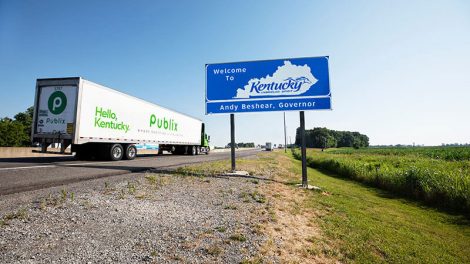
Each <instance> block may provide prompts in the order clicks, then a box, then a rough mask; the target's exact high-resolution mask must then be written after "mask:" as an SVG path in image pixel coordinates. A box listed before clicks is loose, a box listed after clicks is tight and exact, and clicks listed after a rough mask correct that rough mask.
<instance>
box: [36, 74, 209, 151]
mask: <svg viewBox="0 0 470 264" xmlns="http://www.w3.org/2000/svg"><path fill="white" fill-rule="evenodd" d="M204 130H205V127H204V123H202V121H201V120H198V119H196V118H193V117H190V116H188V115H185V114H181V113H178V112H175V111H172V110H170V109H167V108H164V107H161V106H158V105H156V104H153V103H149V102H147V101H144V100H142V99H139V98H136V97H133V96H130V95H127V94H124V93H122V92H119V91H116V90H113V89H111V88H108V87H105V86H102V85H99V84H96V83H93V82H91V81H87V80H85V79H83V78H80V77H72V78H53V79H38V80H37V82H36V95H35V101H34V115H33V126H32V131H31V138H32V141H33V143H36V142H39V143H40V144H41V146H42V148H41V151H42V152H46V151H47V147H48V146H49V145H50V144H52V143H61V152H64V150H65V149H66V148H67V147H68V146H69V145H71V146H72V152H75V153H76V156H77V158H83V159H89V158H106V159H111V160H120V159H134V158H135V156H136V155H137V149H136V147H135V146H134V144H143V143H149V144H159V152H160V153H162V151H163V150H167V151H170V152H172V153H174V154H192V155H196V154H198V153H202V152H204V153H206V154H208V153H209V144H208V143H209V142H208V140H209V138H208V137H207V135H206V134H205V131H204Z"/></svg>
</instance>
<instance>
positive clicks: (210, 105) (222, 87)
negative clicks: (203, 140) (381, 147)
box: [206, 56, 331, 114]
mask: <svg viewBox="0 0 470 264" xmlns="http://www.w3.org/2000/svg"><path fill="white" fill-rule="evenodd" d="M325 109H331V93H330V79H329V75H328V57H327V56H326V57H314V58H295V59H280V60H265V61H249V62H234V63H222V64H207V65H206V114H219V113H242V112H269V111H303V110H325Z"/></svg>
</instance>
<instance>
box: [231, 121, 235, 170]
mask: <svg viewBox="0 0 470 264" xmlns="http://www.w3.org/2000/svg"><path fill="white" fill-rule="evenodd" d="M230 147H231V158H232V172H236V168H235V115H234V114H230Z"/></svg>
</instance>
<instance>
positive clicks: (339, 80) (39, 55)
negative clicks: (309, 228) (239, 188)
mask: <svg viewBox="0 0 470 264" xmlns="http://www.w3.org/2000/svg"><path fill="white" fill-rule="evenodd" d="M324 55H328V56H330V79H331V91H332V95H333V108H334V109H333V111H316V112H315V111H309V112H306V127H307V128H312V127H314V126H315V127H316V126H322V127H328V128H331V129H337V130H352V131H359V132H361V133H364V134H367V135H368V136H369V137H370V142H371V144H398V143H401V144H412V143H413V142H415V143H416V144H426V145H436V144H441V143H453V142H461V143H462V142H470V122H469V121H468V120H469V118H470V80H469V79H470V78H469V77H470V2H469V1H166V2H163V1H13V0H10V1H8V0H0V116H10V117H11V116H13V115H14V114H15V113H17V112H19V111H23V110H25V109H26V108H27V107H28V106H31V105H32V103H33V96H34V87H35V81H36V78H46V77H65V76H82V77H84V78H86V79H89V80H91V81H94V82H97V83H100V84H103V85H106V86H109V87H112V88H115V89H117V90H120V91H123V92H126V93H129V94H131V95H134V96H137V97H140V98H144V99H146V100H148V101H151V102H154V103H157V104H161V105H163V106H166V107H169V108H172V109H175V110H178V111H180V112H183V113H187V114H190V115H193V116H195V117H198V118H200V119H202V120H204V122H206V123H207V128H208V131H209V134H211V136H212V140H213V143H214V144H216V145H224V144H226V143H227V142H229V141H230V134H229V131H230V130H229V129H230V127H229V116H228V115H215V116H205V115H204V90H205V88H204V87H205V78H204V65H205V64H206V63H218V62H232V61H246V60H261V59H275V58H289V57H292V58H295V57H309V56H324ZM282 117H283V114H282V112H277V113H256V114H255V113H248V114H237V115H236V117H235V119H236V139H237V141H238V142H253V141H254V142H256V143H264V142H266V141H272V142H273V143H282V142H283V141H284V139H283V120H282ZM298 125H299V117H298V113H296V112H289V113H287V131H288V136H290V137H291V138H292V141H293V140H294V136H295V129H296V127H297V126H298Z"/></svg>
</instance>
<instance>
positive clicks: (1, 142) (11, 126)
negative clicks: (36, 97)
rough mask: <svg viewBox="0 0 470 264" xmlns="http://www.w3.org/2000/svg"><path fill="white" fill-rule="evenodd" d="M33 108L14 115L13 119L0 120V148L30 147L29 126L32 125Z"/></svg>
mask: <svg viewBox="0 0 470 264" xmlns="http://www.w3.org/2000/svg"><path fill="white" fill-rule="evenodd" d="M33 111H34V109H33V107H29V108H28V109H26V111H25V112H21V113H18V114H16V115H15V116H14V117H13V119H11V118H9V117H4V118H0V147H27V146H31V125H32V123H33Z"/></svg>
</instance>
